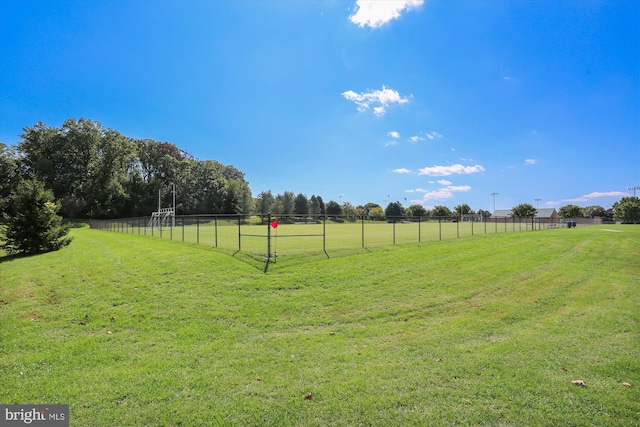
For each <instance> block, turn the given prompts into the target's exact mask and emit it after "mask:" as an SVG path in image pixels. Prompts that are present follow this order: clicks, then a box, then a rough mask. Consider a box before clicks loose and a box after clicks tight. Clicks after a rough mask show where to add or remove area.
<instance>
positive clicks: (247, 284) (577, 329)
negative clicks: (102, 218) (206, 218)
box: [0, 225, 640, 426]
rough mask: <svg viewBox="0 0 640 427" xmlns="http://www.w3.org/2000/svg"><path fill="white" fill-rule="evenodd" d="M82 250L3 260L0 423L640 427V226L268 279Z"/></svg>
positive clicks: (150, 241) (353, 258)
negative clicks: (35, 409) (26, 409)
mask: <svg viewBox="0 0 640 427" xmlns="http://www.w3.org/2000/svg"><path fill="white" fill-rule="evenodd" d="M72 235H73V237H74V241H73V242H72V244H71V245H70V246H69V247H66V248H64V249H62V250H60V251H57V252H53V253H48V254H43V255H37V256H30V257H6V256H4V257H3V256H2V255H1V254H0V325H1V328H0V403H5V404H8V403H23V404H26V403H50V404H51V403H66V404H69V405H70V414H71V417H70V421H71V422H70V424H71V425H72V426H149V425H163V426H164V425H166V426H200V425H272V426H314V425H317V426H327V425H334V426H344V425H371V426H379V425H421V426H422V425H489V426H521V425H532V426H583V425H584V426H590V425H595V426H633V425H640V421H639V420H640V392H639V391H638V386H639V385H640V360H639V358H638V355H639V354H640V286H639V285H640V283H639V282H640V279H639V277H640V261H639V255H640V227H638V226H610V225H608V226H591V227H578V228H576V229H570V230H569V229H557V230H544V231H539V232H527V233H498V234H487V235H482V236H475V237H469V238H460V239H448V240H442V241H432V242H426V243H422V244H417V243H406V244H400V245H396V246H380V247H379V248H378V249H376V250H375V251H373V252H367V253H360V254H356V255H349V256H340V257H331V258H328V259H327V258H326V257H325V258H314V257H304V256H301V255H300V256H297V257H293V256H292V257H291V258H290V259H285V258H283V259H282V260H280V259H279V260H278V263H277V264H276V266H274V268H270V270H269V273H268V274H264V273H263V269H262V268H260V266H257V265H256V263H255V262H251V261H248V260H247V259H246V257H245V256H243V255H241V254H236V256H233V255H232V254H233V251H228V250H220V249H213V248H211V247H209V246H206V245H202V244H201V245H196V244H193V243H181V242H176V241H169V240H166V239H163V240H160V239H154V238H149V237H143V236H137V235H127V234H118V233H108V232H104V231H97V230H91V229H88V228H75V229H73V231H72ZM279 244H280V243H279ZM389 244H390V242H389V243H388V245H389ZM578 379H579V380H584V381H585V383H586V386H585V387H581V386H576V385H572V383H571V382H572V381H573V380H578ZM623 383H628V384H631V385H632V386H631V387H628V386H626V385H623ZM309 393H311V399H307V398H306V397H307V396H308V395H309Z"/></svg>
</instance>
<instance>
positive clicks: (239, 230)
mask: <svg viewBox="0 0 640 427" xmlns="http://www.w3.org/2000/svg"><path fill="white" fill-rule="evenodd" d="M240 223H241V216H240V214H238V252H239V251H240V248H241V241H242V237H241V236H242V230H241V229H240Z"/></svg>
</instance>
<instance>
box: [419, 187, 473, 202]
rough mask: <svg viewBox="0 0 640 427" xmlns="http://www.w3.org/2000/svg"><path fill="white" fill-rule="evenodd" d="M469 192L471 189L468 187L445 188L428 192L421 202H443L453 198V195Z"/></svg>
mask: <svg viewBox="0 0 640 427" xmlns="http://www.w3.org/2000/svg"><path fill="white" fill-rule="evenodd" d="M469 190H471V187H470V186H468V185H458V186H451V185H449V186H447V187H443V188H441V189H439V190H435V191H428V192H426V193H425V195H424V196H423V197H422V200H423V201H425V202H426V201H428V200H444V199H449V198H451V197H453V193H458V192H465V191H469Z"/></svg>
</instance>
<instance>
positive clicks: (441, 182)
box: [438, 179, 451, 185]
mask: <svg viewBox="0 0 640 427" xmlns="http://www.w3.org/2000/svg"><path fill="white" fill-rule="evenodd" d="M438 184H440V185H451V181H447V180H446V179H439V180H438Z"/></svg>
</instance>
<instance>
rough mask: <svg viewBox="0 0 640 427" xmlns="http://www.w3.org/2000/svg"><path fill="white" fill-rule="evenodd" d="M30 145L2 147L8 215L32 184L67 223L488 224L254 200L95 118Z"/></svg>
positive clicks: (390, 210) (1, 200)
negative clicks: (393, 220) (253, 217)
mask: <svg viewBox="0 0 640 427" xmlns="http://www.w3.org/2000/svg"><path fill="white" fill-rule="evenodd" d="M20 136H21V138H22V141H21V142H19V143H18V144H17V145H15V146H11V147H8V146H6V145H5V144H2V143H0V213H4V212H7V211H8V208H9V202H10V199H11V194H12V193H13V192H15V190H16V189H17V188H18V184H19V183H20V182H21V181H23V180H26V179H30V180H37V181H40V182H42V183H43V185H44V187H45V188H46V189H47V190H51V192H52V194H53V196H54V198H55V200H56V204H57V205H58V207H59V212H60V214H61V215H63V216H64V217H66V218H117V217H119V218H123V217H135V216H148V215H150V213H151V212H153V211H155V210H156V209H157V207H158V194H160V199H161V200H160V201H161V204H162V206H163V207H169V206H172V199H173V194H172V192H173V189H174V188H175V191H176V193H177V194H178V197H177V198H176V213H177V214H181V215H190V214H205V213H206V214H211V213H213V214H258V215H266V214H268V213H272V214H275V215H299V216H304V215H323V214H324V215H330V216H341V217H346V218H353V219H355V218H361V217H363V216H364V217H366V218H368V219H384V218H385V217H433V218H437V217H451V218H458V219H461V218H463V217H469V216H475V217H477V218H487V217H490V216H491V212H488V211H484V210H482V209H480V210H478V211H477V212H476V211H474V210H473V209H471V207H470V206H469V205H468V204H466V203H463V204H459V205H457V206H455V207H454V208H453V209H449V208H448V207H447V206H443V205H438V206H434V207H433V208H432V209H430V210H428V209H426V208H425V207H424V206H422V205H419V204H414V205H411V206H408V207H405V206H403V205H402V203H400V202H389V203H388V205H387V206H386V207H384V208H383V207H382V206H380V205H379V204H377V203H373V202H369V203H367V204H364V205H357V206H354V205H353V204H351V203H350V202H341V203H338V202H336V201H334V200H330V201H328V202H326V203H325V202H324V200H323V199H322V197H321V196H319V195H312V196H311V197H310V198H308V197H307V196H306V195H305V194H302V193H298V194H295V193H294V192H291V191H285V192H284V193H282V194H276V195H274V194H273V193H272V192H271V190H268V191H263V192H261V193H259V194H258V195H257V197H256V198H255V199H254V198H253V197H252V193H251V190H250V188H249V183H248V182H247V181H246V180H245V175H244V173H243V172H241V171H240V170H238V169H237V168H235V167H234V166H231V165H223V164H222V163H220V162H218V161H215V160H198V159H196V158H194V157H193V156H192V155H191V154H189V153H188V152H186V151H184V150H182V149H180V148H178V147H177V146H176V145H174V144H172V143H169V142H160V141H155V140H153V139H146V138H145V139H136V138H130V137H126V136H124V135H122V134H121V133H120V132H118V131H116V130H113V129H105V128H104V127H103V126H102V125H101V124H100V123H99V122H97V121H92V120H89V119H84V118H81V119H75V118H71V119H68V120H66V121H65V122H64V123H63V124H62V125H61V126H60V127H49V126H47V125H45V124H44V123H41V122H39V123H36V124H35V125H33V126H31V127H26V128H24V129H23V133H22V134H21V135H20ZM639 200H640V199H639V198H638V197H625V198H622V200H620V201H618V202H616V203H615V204H614V205H613V207H612V208H611V209H608V210H605V209H604V208H602V207H601V206H589V207H587V208H581V207H579V206H576V205H566V206H563V207H561V208H560V209H559V211H558V214H559V216H560V217H561V218H580V217H601V218H604V219H612V220H617V221H622V222H640V201H639ZM511 212H512V216H515V217H529V216H535V214H536V209H535V208H534V207H533V206H532V205H531V204H528V203H523V204H520V205H518V206H515V207H514V208H513V209H512V211H511Z"/></svg>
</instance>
